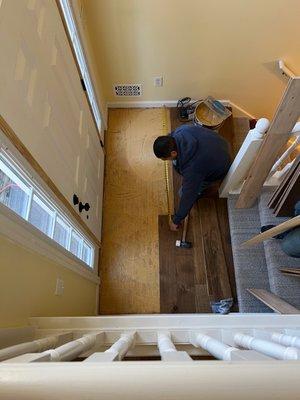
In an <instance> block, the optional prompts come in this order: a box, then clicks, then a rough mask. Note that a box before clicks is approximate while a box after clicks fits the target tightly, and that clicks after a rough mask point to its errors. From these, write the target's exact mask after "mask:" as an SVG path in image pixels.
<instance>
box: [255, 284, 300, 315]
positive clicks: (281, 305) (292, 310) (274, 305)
mask: <svg viewBox="0 0 300 400" xmlns="http://www.w3.org/2000/svg"><path fill="white" fill-rule="evenodd" d="M247 290H248V292H249V293H251V294H252V295H253V296H254V297H256V298H257V299H258V300H260V301H261V302H263V303H264V304H265V305H266V306H267V307H270V308H271V309H272V310H274V311H275V312H277V313H278V314H300V310H298V308H296V307H294V306H292V305H291V304H289V303H287V302H286V301H284V300H282V299H281V298H280V297H278V296H276V294H273V293H270V292H268V291H267V290H264V289H247Z"/></svg>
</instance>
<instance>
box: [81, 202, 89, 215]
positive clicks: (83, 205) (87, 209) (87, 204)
mask: <svg viewBox="0 0 300 400" xmlns="http://www.w3.org/2000/svg"><path fill="white" fill-rule="evenodd" d="M90 208H91V206H90V205H89V203H85V204H83V203H82V202H80V203H79V212H80V213H81V212H82V211H83V210H85V211H89V209H90Z"/></svg>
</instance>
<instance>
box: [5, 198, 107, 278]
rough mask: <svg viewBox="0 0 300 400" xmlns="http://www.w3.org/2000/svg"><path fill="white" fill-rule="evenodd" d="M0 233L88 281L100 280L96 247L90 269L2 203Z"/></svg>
mask: <svg viewBox="0 0 300 400" xmlns="http://www.w3.org/2000/svg"><path fill="white" fill-rule="evenodd" d="M0 235H2V236H5V237H7V238H8V239H9V240H11V241H12V242H15V243H18V244H19V245H21V246H22V247H23V248H25V249H28V250H30V251H33V252H35V253H38V254H40V255H42V256H44V257H46V258H48V259H50V260H52V261H55V262H57V263H59V264H60V265H62V266H63V267H66V268H68V269H70V270H71V271H73V272H76V273H77V274H79V275H81V276H82V277H84V278H86V279H88V280H89V281H92V282H94V283H97V284H98V283H99V282H100V279H99V277H98V276H97V264H98V260H97V255H98V251H97V250H98V248H97V247H96V248H95V268H94V269H91V268H90V267H88V266H86V264H85V263H84V262H83V261H81V260H79V259H78V258H77V257H75V256H73V255H72V254H71V253H70V252H69V251H67V250H66V249H64V248H63V247H62V246H60V245H59V244H58V243H56V242H55V241H54V240H53V239H50V238H49V237H48V236H47V235H45V234H43V233H42V232H41V231H40V230H38V229H37V228H35V227H34V226H33V225H31V224H30V223H28V222H27V221H25V220H24V219H23V218H21V217H19V216H18V215H17V214H16V213H14V212H13V211H12V210H10V209H9V208H8V207H6V206H4V205H3V204H0Z"/></svg>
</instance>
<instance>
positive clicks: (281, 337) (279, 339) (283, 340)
mask: <svg viewBox="0 0 300 400" xmlns="http://www.w3.org/2000/svg"><path fill="white" fill-rule="evenodd" d="M271 339H272V340H273V342H276V343H279V344H281V345H283V346H291V347H297V348H298V349H300V337H299V336H291V335H285V334H284V333H277V332H275V333H273V334H272V336H271Z"/></svg>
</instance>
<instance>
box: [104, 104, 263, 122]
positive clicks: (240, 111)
mask: <svg viewBox="0 0 300 400" xmlns="http://www.w3.org/2000/svg"><path fill="white" fill-rule="evenodd" d="M194 101H196V100H194V99H192V100H191V102H194ZM177 102H178V100H157V101H143V100H141V101H110V102H108V103H107V108H108V109H109V108H159V107H170V108H173V107H176V106H177ZM219 102H220V103H222V104H223V105H224V106H226V107H231V108H232V113H233V116H237V117H247V118H249V119H257V118H256V117H255V116H254V115H252V114H250V113H249V112H248V111H246V110H245V109H244V108H242V107H240V106H238V105H237V104H235V103H233V102H232V101H230V100H226V99H223V100H222V99H221V100H219Z"/></svg>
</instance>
